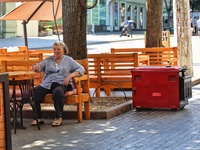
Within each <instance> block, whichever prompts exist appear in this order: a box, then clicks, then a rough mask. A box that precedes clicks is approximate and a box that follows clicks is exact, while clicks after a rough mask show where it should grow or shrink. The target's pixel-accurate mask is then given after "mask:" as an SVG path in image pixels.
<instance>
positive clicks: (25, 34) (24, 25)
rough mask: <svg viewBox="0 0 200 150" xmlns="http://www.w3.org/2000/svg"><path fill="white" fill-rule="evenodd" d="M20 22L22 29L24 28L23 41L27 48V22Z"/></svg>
mask: <svg viewBox="0 0 200 150" xmlns="http://www.w3.org/2000/svg"><path fill="white" fill-rule="evenodd" d="M22 24H23V29H24V42H25V46H27V48H28V37H27V28H26V24H27V22H26V20H23V22H22Z"/></svg>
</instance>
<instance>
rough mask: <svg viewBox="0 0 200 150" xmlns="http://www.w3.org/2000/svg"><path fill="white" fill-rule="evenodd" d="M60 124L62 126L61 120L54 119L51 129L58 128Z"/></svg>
mask: <svg viewBox="0 0 200 150" xmlns="http://www.w3.org/2000/svg"><path fill="white" fill-rule="evenodd" d="M61 124H62V118H56V119H55V120H54V121H53V123H52V127H55V126H60V125H61Z"/></svg>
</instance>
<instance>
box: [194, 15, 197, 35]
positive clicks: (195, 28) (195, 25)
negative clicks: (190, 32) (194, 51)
mask: <svg viewBox="0 0 200 150" xmlns="http://www.w3.org/2000/svg"><path fill="white" fill-rule="evenodd" d="M193 23H194V34H195V35H197V18H196V16H195V17H194V19H193Z"/></svg>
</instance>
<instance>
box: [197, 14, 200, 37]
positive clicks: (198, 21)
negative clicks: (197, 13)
mask: <svg viewBox="0 0 200 150" xmlns="http://www.w3.org/2000/svg"><path fill="white" fill-rule="evenodd" d="M197 33H198V35H199V38H200V18H199V17H198V20H197Z"/></svg>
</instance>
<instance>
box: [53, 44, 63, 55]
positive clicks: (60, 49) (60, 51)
mask: <svg viewBox="0 0 200 150" xmlns="http://www.w3.org/2000/svg"><path fill="white" fill-rule="evenodd" d="M53 53H54V56H55V58H62V57H63V55H64V49H63V47H62V45H54V46H53Z"/></svg>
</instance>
